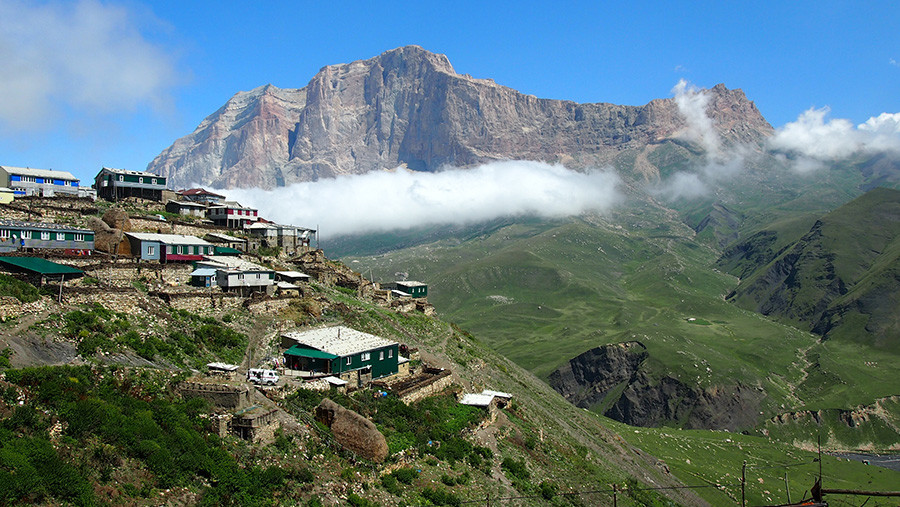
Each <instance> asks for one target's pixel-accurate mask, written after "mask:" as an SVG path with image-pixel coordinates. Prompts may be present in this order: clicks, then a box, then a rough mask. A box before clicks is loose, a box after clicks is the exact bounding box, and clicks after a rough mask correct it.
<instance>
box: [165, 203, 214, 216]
mask: <svg viewBox="0 0 900 507" xmlns="http://www.w3.org/2000/svg"><path fill="white" fill-rule="evenodd" d="M166 211H168V212H169V213H175V214H178V215H184V216H189V217H200V218H205V217H206V205H205V204H200V203H198V202H190V201H169V202H167V203H166Z"/></svg>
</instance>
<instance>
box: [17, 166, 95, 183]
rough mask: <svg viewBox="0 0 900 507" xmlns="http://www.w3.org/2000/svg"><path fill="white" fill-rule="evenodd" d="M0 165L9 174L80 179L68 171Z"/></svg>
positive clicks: (56, 178) (57, 178)
mask: <svg viewBox="0 0 900 507" xmlns="http://www.w3.org/2000/svg"><path fill="white" fill-rule="evenodd" d="M0 167H2V168H3V169H4V170H5V171H6V172H8V173H9V174H21V175H23V176H34V177H36V178H50V179H54V180H69V181H78V178H76V177H75V175H73V174H72V173H70V172H68V171H54V170H53V169H32V168H31V167H12V166H8V165H2V166H0Z"/></svg>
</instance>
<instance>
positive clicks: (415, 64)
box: [147, 46, 772, 188]
mask: <svg viewBox="0 0 900 507" xmlns="http://www.w3.org/2000/svg"><path fill="white" fill-rule="evenodd" d="M706 93H708V94H709V100H708V109H707V111H708V114H709V115H710V116H711V118H712V119H713V122H714V124H715V127H716V129H717V131H718V134H719V136H720V137H721V139H722V140H723V141H724V142H726V143H738V142H740V143H759V142H760V140H761V139H762V138H763V137H765V136H767V135H769V134H770V133H771V132H772V127H771V126H770V125H769V124H768V122H766V121H765V119H764V118H763V117H762V115H761V114H760V113H759V111H758V110H757V109H756V107H755V106H754V105H753V103H752V102H750V101H749V100H747V98H746V97H745V96H744V93H743V92H742V91H741V90H729V89H727V88H725V87H724V86H723V85H717V86H716V87H714V88H712V89H711V90H708V91H706ZM684 129H685V119H684V117H683V116H682V115H681V114H680V113H679V111H678V107H677V105H676V104H675V101H674V100H673V99H659V100H653V101H651V102H650V103H648V104H646V105H644V106H620V105H614V104H605V103H594V104H578V103H575V102H571V101H564V100H551V99H539V98H537V97H534V96H532V95H525V94H522V93H519V92H517V91H516V90H513V89H511V88H507V87H504V86H500V85H498V84H496V83H495V82H493V81H492V80H490V79H475V78H473V77H471V76H468V75H460V74H457V73H456V72H455V71H454V69H453V67H452V66H451V65H450V61H449V60H448V59H447V57H446V56H444V55H439V54H434V53H430V52H428V51H426V50H424V49H422V48H420V47H417V46H406V47H401V48H398V49H394V50H391V51H387V52H385V53H383V54H381V55H379V56H377V57H374V58H371V59H368V60H364V61H356V62H353V63H349V64H340V65H329V66H327V67H324V68H322V69H321V70H320V71H319V73H318V74H316V75H315V77H313V79H312V80H311V81H310V82H309V84H308V85H307V86H306V87H304V88H300V89H281V88H277V87H274V86H272V85H266V86H261V87H259V88H256V89H253V90H251V91H249V92H240V93H238V94H236V95H235V96H234V97H232V98H231V99H230V100H229V101H228V102H227V103H226V104H225V105H224V106H223V107H222V108H220V109H219V110H218V111H216V112H215V113H213V114H212V115H210V116H209V117H207V118H206V119H205V120H203V122H201V123H200V125H199V126H198V127H197V129H196V130H195V131H194V132H193V133H192V134H190V135H188V136H186V137H183V138H181V139H179V140H177V141H176V142H175V143H174V144H173V145H172V146H170V147H169V148H167V149H165V150H164V151H163V152H162V153H160V154H159V155H158V156H157V157H156V158H155V159H154V160H153V161H152V162H151V163H150V164H149V165H148V168H147V169H148V170H149V171H151V172H154V173H156V174H161V175H164V176H166V177H167V178H169V181H170V183H171V184H173V185H175V186H187V185H190V184H201V185H207V186H213V187H219V188H223V187H224V188H233V187H244V188H246V187H261V188H273V187H277V186H284V185H288V184H291V183H295V182H300V181H314V180H317V179H319V178H330V177H334V176H337V175H343V174H361V173H365V172H369V171H374V170H384V169H394V168H396V167H399V166H403V167H407V168H409V169H412V170H417V171H434V170H437V169H440V168H441V167H443V166H448V165H449V166H455V167H463V166H470V165H473V164H478V163H482V162H488V161H492V160H506V159H521V160H540V161H546V162H556V163H563V164H565V165H566V166H569V167H587V166H601V165H605V164H609V163H614V162H616V161H617V160H626V159H628V160H632V163H634V162H633V160H634V158H635V154H637V153H642V152H643V150H646V149H647V148H648V147H650V146H651V145H654V144H657V143H661V142H665V141H666V140H675V139H677V138H678V137H679V134H681V133H682V131H683V130H684ZM642 160H643V161H645V162H646V157H644V158H643V159H642ZM651 165H652V164H651ZM636 170H637V169H636ZM647 170H648V168H647V167H641V168H639V170H638V172H640V173H643V174H645V173H646V172H647ZM649 170H650V171H651V172H652V171H653V169H652V167H651V168H649Z"/></svg>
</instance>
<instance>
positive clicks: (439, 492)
mask: <svg viewBox="0 0 900 507" xmlns="http://www.w3.org/2000/svg"><path fill="white" fill-rule="evenodd" d="M422 498H424V499H426V500H428V501H429V502H431V503H433V504H434V505H460V504H461V503H462V502H461V500H460V499H459V497H458V496H456V495H455V494H453V493H451V492H449V491H445V490H443V489H431V488H425V489H423V490H422Z"/></svg>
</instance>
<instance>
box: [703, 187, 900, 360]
mask: <svg viewBox="0 0 900 507" xmlns="http://www.w3.org/2000/svg"><path fill="white" fill-rule="evenodd" d="M761 234H764V233H761ZM754 239H755V238H751V240H750V241H749V242H746V243H742V244H741V245H739V246H738V247H736V250H740V251H742V253H741V255H739V256H738V255H733V256H731V258H730V259H728V260H727V261H726V262H723V263H720V264H725V265H727V266H729V267H731V270H732V272H736V271H741V272H743V273H744V276H743V279H742V281H741V284H740V285H739V286H738V287H737V288H736V290H735V292H734V294H733V295H732V296H731V299H733V300H734V301H735V302H736V303H737V304H739V305H741V306H743V307H745V308H751V309H755V310H758V311H760V312H761V313H764V314H767V315H771V316H773V317H777V318H780V319H784V320H785V321H789V322H794V323H796V324H797V325H798V326H800V327H806V328H807V329H810V330H812V331H814V332H816V333H818V334H821V335H822V336H824V337H825V338H826V339H840V340H845V341H846V340H848V341H853V342H859V343H865V344H867V345H870V346H872V347H874V348H875V349H878V350H880V351H883V352H890V353H894V354H896V353H900V340H897V338H896V337H897V336H900V326H898V321H897V317H896V309H897V308H898V303H900V301H898V290H900V278H898V274H900V191H897V190H892V189H886V188H876V189H874V190H871V191H869V192H867V193H866V194H864V195H863V196H861V197H859V198H857V199H855V200H853V201H851V202H849V203H847V204H846V205H844V206H841V207H840V208H838V209H836V210H834V211H832V212H831V213H828V214H827V215H824V216H822V217H821V219H820V220H818V221H817V222H816V223H815V224H814V225H813V226H812V228H811V229H809V231H808V232H807V233H806V234H804V235H803V237H801V238H800V239H798V240H796V241H795V242H792V243H791V244H789V245H786V246H784V247H782V248H781V250H780V252H779V253H778V255H776V256H774V257H771V258H768V257H769V255H768V254H766V253H763V254H760V252H761V251H763V252H771V251H772V250H773V249H771V248H768V249H766V248H765V246H764V245H762V242H759V241H754ZM742 264H743V267H741V266H742Z"/></svg>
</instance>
